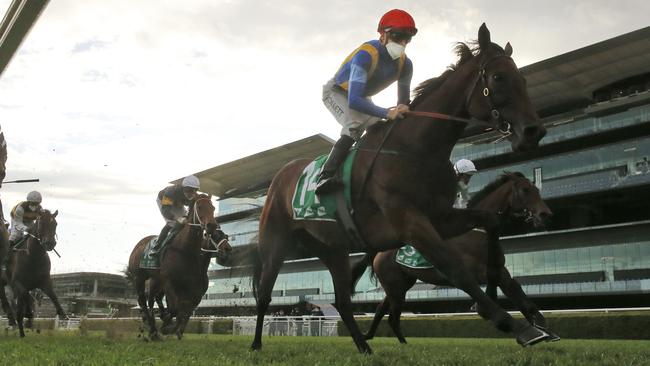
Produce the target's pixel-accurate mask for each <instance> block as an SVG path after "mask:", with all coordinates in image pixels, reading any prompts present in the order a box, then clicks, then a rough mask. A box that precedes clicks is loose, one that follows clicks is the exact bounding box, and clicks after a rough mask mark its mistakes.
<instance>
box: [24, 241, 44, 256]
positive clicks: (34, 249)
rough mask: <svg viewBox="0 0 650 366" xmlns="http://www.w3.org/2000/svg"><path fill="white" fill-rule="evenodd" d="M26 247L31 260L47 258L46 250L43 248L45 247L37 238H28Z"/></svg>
mask: <svg viewBox="0 0 650 366" xmlns="http://www.w3.org/2000/svg"><path fill="white" fill-rule="evenodd" d="M25 247H26V248H27V252H28V253H29V256H30V257H31V258H41V257H44V256H47V252H46V251H45V248H43V245H41V243H40V242H39V241H38V239H36V238H33V237H29V238H27V243H26V245H25Z"/></svg>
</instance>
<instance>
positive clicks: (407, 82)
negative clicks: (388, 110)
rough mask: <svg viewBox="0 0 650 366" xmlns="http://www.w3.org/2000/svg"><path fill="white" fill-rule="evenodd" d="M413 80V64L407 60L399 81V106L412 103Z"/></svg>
mask: <svg viewBox="0 0 650 366" xmlns="http://www.w3.org/2000/svg"><path fill="white" fill-rule="evenodd" d="M411 79H413V63H412V62H411V60H410V59H408V58H407V59H406V62H405V63H404V69H403V70H402V75H400V78H399V80H398V81H397V104H405V105H409V104H410V103H411V95H410V93H411Z"/></svg>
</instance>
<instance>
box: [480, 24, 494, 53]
mask: <svg viewBox="0 0 650 366" xmlns="http://www.w3.org/2000/svg"><path fill="white" fill-rule="evenodd" d="M491 43H492V41H490V31H489V30H488V28H487V26H486V25H485V23H483V24H481V28H479V29H478V46H479V47H480V48H481V50H483V51H486V50H487V49H488V48H489V47H490V44H491Z"/></svg>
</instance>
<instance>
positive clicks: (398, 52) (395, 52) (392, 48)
mask: <svg viewBox="0 0 650 366" xmlns="http://www.w3.org/2000/svg"><path fill="white" fill-rule="evenodd" d="M405 48H406V46H403V45H401V44H399V43H395V42H390V41H389V42H388V43H387V44H386V51H388V54H389V55H390V57H392V58H393V60H397V59H398V58H400V57H401V56H402V55H403V54H404V49H405Z"/></svg>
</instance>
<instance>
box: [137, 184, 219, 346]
mask: <svg viewBox="0 0 650 366" xmlns="http://www.w3.org/2000/svg"><path fill="white" fill-rule="evenodd" d="M214 209H215V208H214V206H213V205H212V201H211V199H210V196H207V195H199V196H197V198H196V199H195V200H194V201H193V202H192V204H191V207H190V212H189V222H188V223H186V224H185V225H184V226H183V228H182V229H181V230H180V231H179V232H178V234H177V235H176V236H175V237H174V238H173V239H172V241H171V242H170V243H168V244H167V248H166V250H165V253H164V254H163V257H162V259H161V261H160V269H144V268H140V258H141V257H142V252H143V251H144V249H145V247H146V245H147V243H148V242H149V241H150V240H151V239H152V238H153V237H154V236H153V235H150V236H147V237H145V238H143V239H142V240H140V241H139V242H138V244H136V246H135V248H134V249H133V251H132V252H131V256H130V257H129V265H128V268H127V273H128V275H129V277H130V278H131V279H132V280H133V281H134V283H135V288H136V291H137V293H138V305H139V306H140V311H141V312H142V320H143V321H144V322H145V325H148V326H149V336H150V338H151V339H159V338H160V336H159V335H158V330H157V328H156V322H155V318H154V315H153V312H152V309H151V308H150V307H149V304H148V301H147V300H148V299H147V295H146V294H145V281H147V280H148V279H150V294H149V296H153V297H154V298H155V297H159V298H162V296H163V294H164V295H165V296H166V299H167V307H168V312H167V315H163V317H164V318H165V324H164V325H163V333H176V336H177V337H178V338H179V339H180V338H182V336H183V332H184V331H185V326H186V325H187V322H188V321H189V318H190V315H192V312H193V311H194V309H195V308H196V306H197V305H198V304H199V302H200V301H201V298H202V297H203V295H204V294H205V292H206V290H207V289H208V274H207V270H208V266H209V264H210V259H211V258H212V257H213V256H214V255H215V253H216V256H217V261H220V260H222V258H226V257H227V255H228V253H229V252H230V250H231V249H232V248H231V247H230V244H229V243H228V240H227V236H226V235H225V234H224V233H223V232H222V231H221V229H220V228H219V224H218V223H217V221H216V220H215V218H214ZM159 304H160V303H159ZM164 312H165V310H164V309H161V314H163V313H164ZM174 317H176V322H175V323H172V322H171V320H172V319H173V318H174Z"/></svg>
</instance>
